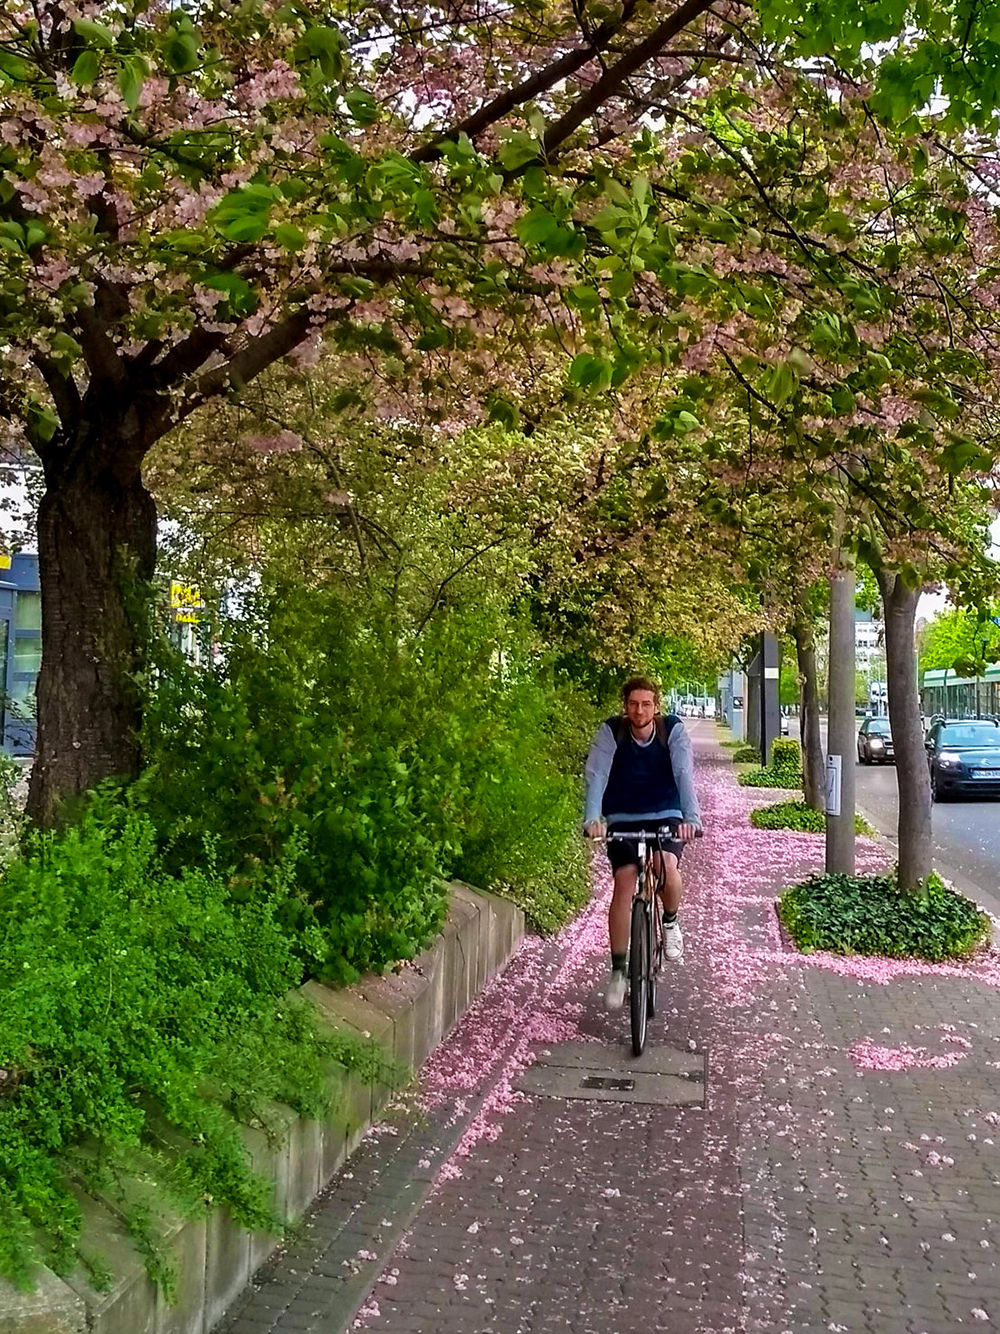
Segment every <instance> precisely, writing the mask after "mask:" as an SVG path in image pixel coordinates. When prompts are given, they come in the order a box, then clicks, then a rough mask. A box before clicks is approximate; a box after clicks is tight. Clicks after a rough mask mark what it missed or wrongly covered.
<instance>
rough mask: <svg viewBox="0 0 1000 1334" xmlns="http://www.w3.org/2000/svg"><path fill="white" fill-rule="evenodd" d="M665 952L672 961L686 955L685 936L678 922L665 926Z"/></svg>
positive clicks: (674, 961)
mask: <svg viewBox="0 0 1000 1334" xmlns="http://www.w3.org/2000/svg"><path fill="white" fill-rule="evenodd" d="M663 953H664V955H665V956H666V957H667V958H668V959H669V960H670V962H671V963H676V962H677V960H678V959H682V958H683V957H684V937H683V936H682V935H681V928H680V924H679V923H678V922H674V923H673V924H672V925H671V926H665V927H664V928H663Z"/></svg>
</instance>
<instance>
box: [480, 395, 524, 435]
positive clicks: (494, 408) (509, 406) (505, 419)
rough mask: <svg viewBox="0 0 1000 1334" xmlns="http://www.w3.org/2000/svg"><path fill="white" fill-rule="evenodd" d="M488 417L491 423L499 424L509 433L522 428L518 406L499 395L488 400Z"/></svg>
mask: <svg viewBox="0 0 1000 1334" xmlns="http://www.w3.org/2000/svg"><path fill="white" fill-rule="evenodd" d="M487 417H488V419H489V420H490V421H491V422H499V423H500V425H501V426H504V427H506V428H507V430H508V431H517V430H519V429H520V426H521V414H520V412H519V411H518V409H517V406H516V404H514V403H511V401H510V400H509V399H507V398H504V397H503V396H502V395H499V394H496V395H493V396H491V397H490V399H489V400H488V402H487Z"/></svg>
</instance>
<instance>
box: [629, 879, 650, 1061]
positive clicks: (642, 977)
mask: <svg viewBox="0 0 1000 1334" xmlns="http://www.w3.org/2000/svg"><path fill="white" fill-rule="evenodd" d="M649 951H650V939H649V909H648V907H647V905H646V904H645V903H644V902H643V901H642V899H636V901H635V902H634V903H633V904H632V937H631V942H630V948H629V955H628V986H629V1014H630V1017H631V1020H632V1055H633V1056H641V1055H642V1049H643V1047H645V1045H646V1021H647V1019H648V1017H649V1004H648V1002H649V971H650V969H649Z"/></svg>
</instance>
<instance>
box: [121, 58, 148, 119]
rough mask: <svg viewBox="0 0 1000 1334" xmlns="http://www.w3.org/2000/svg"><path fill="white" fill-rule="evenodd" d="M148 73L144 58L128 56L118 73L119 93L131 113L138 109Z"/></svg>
mask: <svg viewBox="0 0 1000 1334" xmlns="http://www.w3.org/2000/svg"><path fill="white" fill-rule="evenodd" d="M146 73H147V70H146V62H145V61H144V60H143V58H142V56H126V57H125V59H124V60H123V61H122V64H121V69H119V71H118V91H119V92H120V93H121V95H122V98H123V100H124V102H125V105H126V106H127V107H128V109H129V111H135V110H137V109H138V106H139V98H140V96H141V94H142V85H143V83H144V82H145V79H146Z"/></svg>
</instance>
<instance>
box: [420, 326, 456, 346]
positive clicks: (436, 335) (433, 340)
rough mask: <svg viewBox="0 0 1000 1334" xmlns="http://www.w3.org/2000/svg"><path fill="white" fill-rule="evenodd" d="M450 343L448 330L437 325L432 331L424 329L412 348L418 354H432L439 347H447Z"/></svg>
mask: <svg viewBox="0 0 1000 1334" xmlns="http://www.w3.org/2000/svg"><path fill="white" fill-rule="evenodd" d="M450 341H451V339H450V336H449V334H448V330H447V329H445V328H443V327H442V326H440V325H438V326H437V327H436V328H433V329H425V330H424V332H423V333H422V334H421V335H420V337H419V338H418V339H417V341H416V342H415V343H414V347H415V348H416V349H417V351H418V352H433V351H435V350H436V349H437V348H439V347H447V346H448V344H449V342H450Z"/></svg>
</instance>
